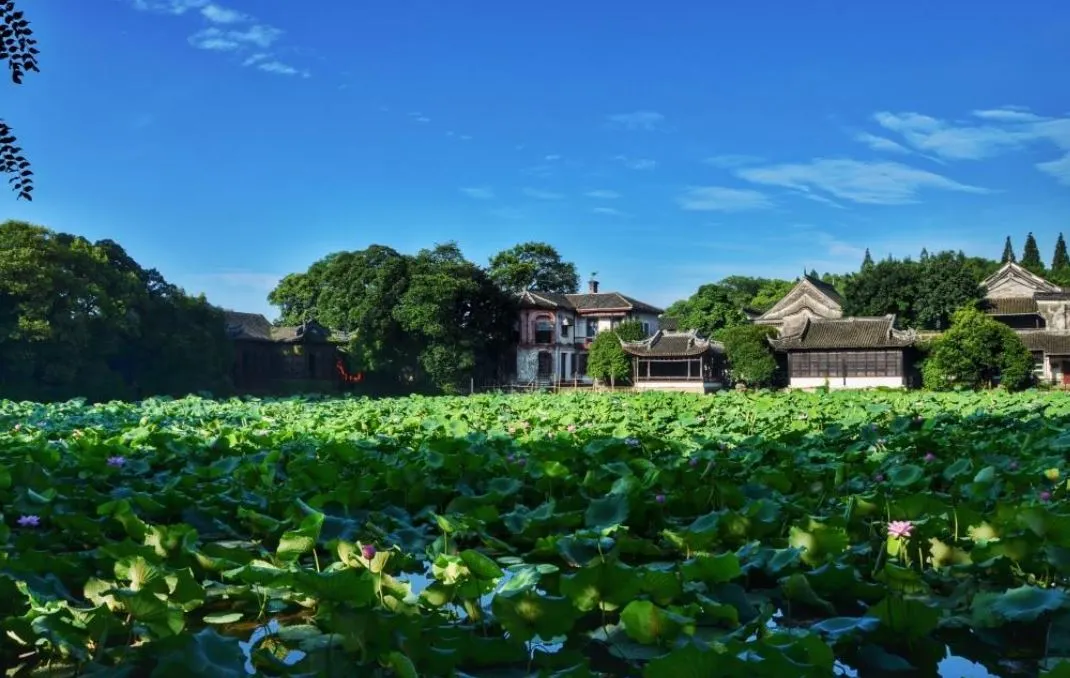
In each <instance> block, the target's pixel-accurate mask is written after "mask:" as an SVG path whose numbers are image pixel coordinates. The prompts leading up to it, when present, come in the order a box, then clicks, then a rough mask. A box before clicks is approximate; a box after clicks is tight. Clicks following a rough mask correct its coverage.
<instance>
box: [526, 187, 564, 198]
mask: <svg viewBox="0 0 1070 678" xmlns="http://www.w3.org/2000/svg"><path fill="white" fill-rule="evenodd" d="M524 195H526V196H528V197H530V198H537V199H539V200H560V199H561V198H563V197H565V196H563V195H561V194H560V193H552V192H550V191H542V190H539V189H537V188H525V189H524Z"/></svg>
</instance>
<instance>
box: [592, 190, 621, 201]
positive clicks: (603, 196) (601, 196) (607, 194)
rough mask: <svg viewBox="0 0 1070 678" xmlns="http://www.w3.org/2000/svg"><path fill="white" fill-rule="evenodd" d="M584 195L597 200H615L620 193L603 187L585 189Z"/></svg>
mask: <svg viewBox="0 0 1070 678" xmlns="http://www.w3.org/2000/svg"><path fill="white" fill-rule="evenodd" d="M584 195H586V196H587V197H588V198H595V199H597V200H616V199H617V198H619V197H620V193H617V192H616V191H607V190H605V189H600V190H597V191H587V193H585V194H584Z"/></svg>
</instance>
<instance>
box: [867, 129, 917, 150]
mask: <svg viewBox="0 0 1070 678" xmlns="http://www.w3.org/2000/svg"><path fill="white" fill-rule="evenodd" d="M855 141H858V142H861V143H863V144H865V145H867V146H869V147H870V148H872V149H873V150H874V151H887V152H889V153H910V149H909V148H907V147H906V146H904V145H903V144H901V143H899V142H897V141H892V140H891V139H888V138H885V137H881V136H877V135H876V134H870V133H869V132H859V133H858V134H856V135H855Z"/></svg>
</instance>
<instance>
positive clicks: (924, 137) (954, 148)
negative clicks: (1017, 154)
mask: <svg viewBox="0 0 1070 678" xmlns="http://www.w3.org/2000/svg"><path fill="white" fill-rule="evenodd" d="M874 119H875V120H876V121H877V124H879V125H880V126H881V127H884V128H885V129H887V130H889V131H892V132H896V133H898V134H899V135H900V136H902V137H903V139H904V140H906V142H907V143H908V144H910V145H911V146H913V147H914V148H916V149H918V150H921V151H926V152H929V153H932V154H934V155H937V156H939V157H942V158H947V159H948V160H981V159H983V158H988V157H992V156H994V155H998V154H999V153H1002V152H1004V151H1006V150H1009V149H1013V148H1019V147H1021V146H1023V145H1025V144H1026V143H1028V142H1030V141H1033V140H1035V139H1036V133H1035V132H1034V131H1032V130H1031V129H1028V128H1024V127H1023V128H1019V127H1001V126H997V125H980V126H971V125H960V126H956V125H952V124H949V123H947V122H945V121H943V120H938V119H936V118H933V117H930V116H927V115H921V114H920V113H889V112H886V111H885V112H881V113H877V114H876V115H874Z"/></svg>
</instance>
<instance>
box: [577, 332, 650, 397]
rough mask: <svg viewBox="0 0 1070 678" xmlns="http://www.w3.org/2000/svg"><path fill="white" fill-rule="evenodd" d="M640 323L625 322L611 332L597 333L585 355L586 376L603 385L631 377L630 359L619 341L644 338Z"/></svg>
mask: <svg viewBox="0 0 1070 678" xmlns="http://www.w3.org/2000/svg"><path fill="white" fill-rule="evenodd" d="M645 336H646V334H645V333H644V332H643V325H642V323H639V322H636V321H627V322H622V323H620V324H619V325H618V326H617V327H615V328H613V329H612V330H606V331H604V332H599V333H598V336H596V337H595V338H594V341H592V342H591V346H590V348H589V349H588V353H587V374H588V375H590V376H591V377H593V378H594V379H599V380H601V381H603V382H605V383H609V384H614V385H615V384H616V383H617V382H618V381H623V380H626V379H629V378H630V377H631V376H632V358H631V357H630V356H629V355H628V354H627V353H625V352H624V349H623V348H621V345H620V342H621V341H639V340H640V339H643V338H645Z"/></svg>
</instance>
